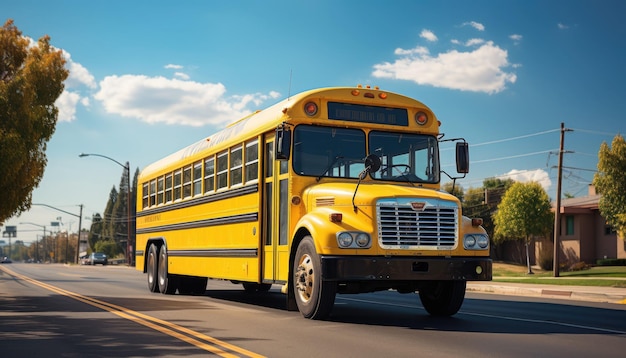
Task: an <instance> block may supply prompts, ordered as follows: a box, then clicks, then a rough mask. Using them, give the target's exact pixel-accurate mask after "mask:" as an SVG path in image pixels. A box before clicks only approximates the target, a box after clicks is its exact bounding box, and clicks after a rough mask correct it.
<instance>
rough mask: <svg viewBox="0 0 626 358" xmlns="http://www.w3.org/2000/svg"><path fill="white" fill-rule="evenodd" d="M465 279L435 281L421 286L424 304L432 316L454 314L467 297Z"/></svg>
mask: <svg viewBox="0 0 626 358" xmlns="http://www.w3.org/2000/svg"><path fill="white" fill-rule="evenodd" d="M466 284H467V283H466V282H465V281H433V282H429V283H428V284H426V285H425V286H424V287H420V289H419V295H420V300H421V301H422V305H423V306H424V308H425V309H426V312H428V313H429V314H430V315H432V316H440V317H441V316H452V315H454V314H455V313H457V312H458V311H459V309H460V308H461V305H462V304H463V300H464V299H465V288H466Z"/></svg>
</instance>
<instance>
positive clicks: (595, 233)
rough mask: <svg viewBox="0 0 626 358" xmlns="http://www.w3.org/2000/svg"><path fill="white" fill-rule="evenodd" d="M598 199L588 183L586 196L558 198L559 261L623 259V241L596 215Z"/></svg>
mask: <svg viewBox="0 0 626 358" xmlns="http://www.w3.org/2000/svg"><path fill="white" fill-rule="evenodd" d="M600 198H601V195H599V194H597V193H596V190H595V187H594V186H593V185H589V190H588V195H587V196H584V197H579V198H570V199H564V200H562V201H561V211H560V213H561V217H560V221H561V224H560V233H559V241H560V242H561V253H560V260H559V261H560V262H561V263H564V262H567V263H568V264H573V263H576V262H581V261H582V262H585V263H588V264H595V263H596V262H597V260H599V259H605V258H608V259H615V258H618V259H621V258H626V241H625V240H623V239H622V238H619V237H618V236H617V233H616V232H615V230H613V228H612V227H611V226H610V225H608V224H607V223H606V220H605V219H604V218H603V217H602V215H601V214H600V210H599V209H598V203H599V201H600ZM553 210H554V204H553ZM538 246H541V245H538Z"/></svg>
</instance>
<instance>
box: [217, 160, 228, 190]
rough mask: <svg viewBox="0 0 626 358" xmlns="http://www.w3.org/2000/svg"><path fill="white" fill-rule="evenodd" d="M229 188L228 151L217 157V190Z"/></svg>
mask: <svg viewBox="0 0 626 358" xmlns="http://www.w3.org/2000/svg"><path fill="white" fill-rule="evenodd" d="M227 186H228V151H226V152H222V153H220V154H218V155H217V189H218V190H219V189H223V188H226V187H227Z"/></svg>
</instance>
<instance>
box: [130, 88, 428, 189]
mask: <svg viewBox="0 0 626 358" xmlns="http://www.w3.org/2000/svg"><path fill="white" fill-rule="evenodd" d="M355 89H358V90H361V91H370V92H374V91H379V90H378V89H377V88H361V87H326V88H317V89H312V90H308V91H304V92H301V93H298V94H295V95H292V96H289V97H288V98H286V99H284V100H282V101H280V102H278V103H276V104H274V105H272V106H270V107H268V108H266V109H263V110H260V111H256V112H253V113H251V114H249V115H248V116H246V117H243V118H241V119H239V120H237V121H235V122H233V123H231V124H229V125H227V126H226V127H225V128H224V129H222V130H220V131H218V132H216V133H214V134H212V135H210V136H208V137H207V138H204V139H201V140H199V141H197V142H196V143H193V144H191V145H189V146H187V147H185V148H182V149H180V150H179V151H177V152H175V153H172V154H170V155H168V156H167V157H164V158H162V159H160V160H158V161H156V162H154V163H152V164H149V165H148V166H146V167H145V168H144V169H143V170H142V172H141V175H140V177H145V176H152V175H154V174H158V172H160V171H170V170H171V169H172V168H171V167H172V165H174V164H175V163H179V162H181V161H183V160H185V159H188V158H191V157H195V156H200V153H204V152H206V151H207V150H208V149H209V148H213V147H217V146H219V147H220V148H228V147H229V146H230V145H232V144H234V143H239V142H242V141H244V140H246V139H250V138H252V137H253V136H256V135H259V134H260V133H264V132H266V131H269V130H271V129H273V128H276V127H277V126H278V125H279V124H280V123H282V122H283V121H286V120H287V119H288V118H289V115H288V114H287V113H288V112H289V110H290V109H291V108H292V107H293V106H294V105H295V104H298V103H300V102H301V101H302V100H304V99H306V98H307V97H316V98H325V97H333V94H335V93H341V94H342V95H343V96H345V91H346V90H349V91H352V90H355ZM380 92H384V93H386V94H388V96H389V102H391V100H392V98H397V99H402V100H403V101H404V103H406V101H407V100H409V101H411V102H413V103H414V105H416V106H419V107H423V108H426V109H428V108H427V107H426V105H424V104H423V103H421V102H419V101H417V100H415V99H412V98H409V97H406V96H403V95H399V94H396V93H390V92H387V91H380ZM378 105H380V104H378ZM195 160H199V159H195Z"/></svg>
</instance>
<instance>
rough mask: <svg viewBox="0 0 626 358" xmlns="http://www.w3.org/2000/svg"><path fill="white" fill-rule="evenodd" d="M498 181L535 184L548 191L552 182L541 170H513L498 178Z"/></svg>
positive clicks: (546, 173)
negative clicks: (508, 180)
mask: <svg viewBox="0 0 626 358" xmlns="http://www.w3.org/2000/svg"><path fill="white" fill-rule="evenodd" d="M498 178H500V179H513V180H514V181H517V182H521V183H528V182H537V183H539V185H541V187H542V188H543V189H544V190H545V191H548V189H550V186H551V185H552V181H551V180H550V175H548V172H546V171H545V170H543V169H535V170H517V169H513V170H511V171H510V172H508V173H506V174H504V175H500V176H498Z"/></svg>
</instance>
